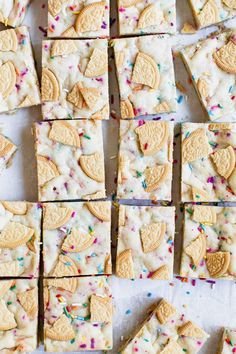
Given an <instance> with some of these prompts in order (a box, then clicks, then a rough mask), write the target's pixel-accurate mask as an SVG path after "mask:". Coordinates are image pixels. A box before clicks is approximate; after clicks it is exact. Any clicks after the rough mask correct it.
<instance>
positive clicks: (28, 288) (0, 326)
mask: <svg viewBox="0 0 236 354" xmlns="http://www.w3.org/2000/svg"><path fill="white" fill-rule="evenodd" d="M37 283H38V281H37V280H36V279H8V280H0V331H1V342H0V343H1V346H2V347H3V349H1V351H2V352H4V353H6V354H10V353H20V352H27V353H31V352H33V351H35V350H36V349H37V345H38V339H37V338H38V333H37V331H38V310H39V309H38V284H37ZM9 338H11V340H10V341H8V342H7V344H6V343H5V342H4V341H7V340H8V339H9ZM6 346H7V348H6Z"/></svg>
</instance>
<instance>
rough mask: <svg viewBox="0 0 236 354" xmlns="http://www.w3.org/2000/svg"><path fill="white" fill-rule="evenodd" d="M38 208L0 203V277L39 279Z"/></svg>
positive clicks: (39, 217) (35, 205) (39, 220)
mask: <svg viewBox="0 0 236 354" xmlns="http://www.w3.org/2000/svg"><path fill="white" fill-rule="evenodd" d="M41 214H42V210H41V206H40V205H39V204H36V203H28V202H8V201H1V202H0V218H1V226H0V277H28V278H32V277H38V275H39V248H40V247H39V244H40V237H41Z"/></svg>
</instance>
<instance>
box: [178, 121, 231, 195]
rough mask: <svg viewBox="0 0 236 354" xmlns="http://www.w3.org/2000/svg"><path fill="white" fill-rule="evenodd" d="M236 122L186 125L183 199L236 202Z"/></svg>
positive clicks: (183, 140) (182, 185) (183, 145)
mask: <svg viewBox="0 0 236 354" xmlns="http://www.w3.org/2000/svg"><path fill="white" fill-rule="evenodd" d="M235 149H236V124H235V123H211V124H204V123H184V124H182V182H181V189H182V201H183V202H189V201H194V202H217V201H236V168H235V159H236V157H235Z"/></svg>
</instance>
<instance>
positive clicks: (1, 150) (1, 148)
mask: <svg viewBox="0 0 236 354" xmlns="http://www.w3.org/2000/svg"><path fill="white" fill-rule="evenodd" d="M16 150H17V146H16V145H15V144H13V142H12V141H11V140H10V139H9V138H7V137H5V136H4V135H2V134H0V173H1V172H3V170H5V169H6V168H7V166H8V164H9V163H10V161H11V159H12V158H13V155H14V154H15V152H16Z"/></svg>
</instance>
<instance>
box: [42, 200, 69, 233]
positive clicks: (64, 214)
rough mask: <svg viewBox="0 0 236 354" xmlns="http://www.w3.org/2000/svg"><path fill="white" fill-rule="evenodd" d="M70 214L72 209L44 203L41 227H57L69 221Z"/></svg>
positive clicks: (53, 228) (47, 228)
mask: <svg viewBox="0 0 236 354" xmlns="http://www.w3.org/2000/svg"><path fill="white" fill-rule="evenodd" d="M71 215H72V209H69V208H63V207H57V206H52V205H45V206H44V208H43V229H44V230H55V229H58V228H59V227H61V226H63V225H65V224H66V223H67V222H68V221H69V219H70V218H71Z"/></svg>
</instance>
